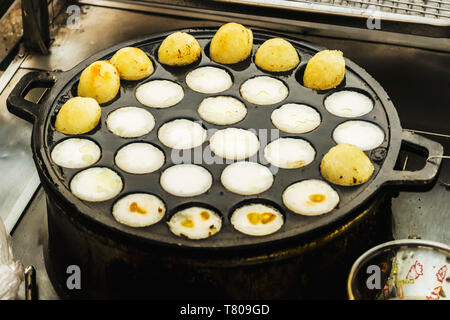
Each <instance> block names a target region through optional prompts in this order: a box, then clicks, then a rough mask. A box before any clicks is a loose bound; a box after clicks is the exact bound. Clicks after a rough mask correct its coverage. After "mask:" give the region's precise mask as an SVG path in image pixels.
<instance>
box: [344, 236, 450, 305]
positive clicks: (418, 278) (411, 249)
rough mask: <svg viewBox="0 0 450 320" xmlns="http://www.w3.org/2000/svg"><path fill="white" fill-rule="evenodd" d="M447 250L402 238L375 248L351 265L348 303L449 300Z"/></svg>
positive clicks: (421, 241)
mask: <svg viewBox="0 0 450 320" xmlns="http://www.w3.org/2000/svg"><path fill="white" fill-rule="evenodd" d="M449 268H450V247H449V246H448V245H445V244H442V243H439V242H434V241H426V240H416V239H414V240H413V239H404V240H395V241H390V242H386V243H383V244H381V245H379V246H376V247H374V248H372V249H370V250H369V251H367V252H366V253H364V254H363V255H362V256H360V257H359V258H358V259H357V260H356V261H355V263H354V264H353V266H352V268H351V271H350V275H349V277H348V281H347V292H348V297H349V299H350V300H450V271H449V270H448V269H449Z"/></svg>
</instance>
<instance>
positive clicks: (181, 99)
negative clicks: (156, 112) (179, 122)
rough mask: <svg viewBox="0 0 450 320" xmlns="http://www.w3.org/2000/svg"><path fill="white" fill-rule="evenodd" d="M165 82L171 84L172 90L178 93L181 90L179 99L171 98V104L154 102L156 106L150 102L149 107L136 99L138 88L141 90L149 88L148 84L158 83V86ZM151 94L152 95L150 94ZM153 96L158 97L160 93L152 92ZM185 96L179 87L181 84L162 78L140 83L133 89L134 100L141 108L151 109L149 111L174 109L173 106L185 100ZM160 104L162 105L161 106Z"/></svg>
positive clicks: (181, 87)
mask: <svg viewBox="0 0 450 320" xmlns="http://www.w3.org/2000/svg"><path fill="white" fill-rule="evenodd" d="M165 81H167V82H168V83H172V85H173V86H172V88H173V89H174V90H178V93H180V90H181V94H182V95H181V98H180V97H175V96H174V97H173V99H174V101H172V102H170V103H168V102H164V101H156V102H157V103H159V104H158V105H156V104H155V103H154V101H153V102H152V103H150V104H151V105H148V104H145V103H144V102H143V101H142V99H141V100H140V99H139V98H138V90H139V88H141V87H142V86H149V84H151V83H152V82H153V83H154V84H155V83H156V82H158V83H159V84H162V82H165ZM152 94H153V93H152ZM154 94H155V96H158V95H160V92H154ZM147 95H149V94H147ZM185 96H186V92H185V90H184V89H183V86H182V85H181V84H179V83H178V82H177V81H173V80H170V79H162V78H152V79H151V80H149V81H146V82H143V83H140V84H139V85H138V86H136V88H135V89H134V97H135V98H136V100H137V101H138V102H139V103H140V104H141V105H142V106H144V107H147V108H151V109H167V108H172V107H175V106H177V105H179V104H180V103H181V102H182V101H183V99H184V98H185ZM147 103H148V101H147ZM161 103H162V104H161Z"/></svg>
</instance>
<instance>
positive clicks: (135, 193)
mask: <svg viewBox="0 0 450 320" xmlns="http://www.w3.org/2000/svg"><path fill="white" fill-rule="evenodd" d="M137 194H144V195H151V196H154V197H156V198H157V199H158V200H159V201H161V202H162V204H163V206H164V213H161V214H162V216H161V218H160V219H159V220H157V221H155V222H153V223H151V224H147V225H129V224H126V223H124V222H121V221H118V220H117V218H116V217H115V216H114V214H113V210H114V207H115V206H116V204H117V203H118V202H119V201H121V200H123V199H124V198H126V197H128V196H132V195H137ZM138 205H139V204H137V206H138ZM158 211H159V208H158ZM167 211H168V209H167V204H166V203H165V202H164V199H162V198H161V197H160V196H158V195H157V194H154V193H149V192H127V193H125V194H122V195H120V196H119V197H117V199H115V200H114V202H113V203H112V204H111V210H110V214H111V216H112V217H113V218H114V220H116V221H117V222H118V223H120V224H122V225H124V226H127V227H130V228H148V227H151V226H153V225H156V224H159V223H161V222H162V221H164V219H165V217H166V216H167ZM136 214H139V212H136Z"/></svg>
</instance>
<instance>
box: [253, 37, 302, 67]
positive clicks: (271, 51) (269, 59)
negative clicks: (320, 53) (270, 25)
mask: <svg viewBox="0 0 450 320" xmlns="http://www.w3.org/2000/svg"><path fill="white" fill-rule="evenodd" d="M299 63H300V58H299V56H298V53H297V51H296V50H295V48H294V47H293V46H292V44H290V43H289V42H288V41H286V40H284V39H281V38H273V39H269V40H267V41H265V42H264V43H263V44H262V45H261V46H260V47H259V48H258V50H257V51H256V54H255V64H256V65H257V66H258V67H260V68H261V69H263V70H266V71H271V72H283V71H289V70H292V69H294V68H295V67H296V66H297V65H298V64H299Z"/></svg>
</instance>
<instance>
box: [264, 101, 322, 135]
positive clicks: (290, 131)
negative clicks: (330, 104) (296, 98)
mask: <svg viewBox="0 0 450 320" xmlns="http://www.w3.org/2000/svg"><path fill="white" fill-rule="evenodd" d="M290 106H295V107H290ZM297 106H299V108H305V107H306V108H305V110H311V111H313V112H314V111H315V112H316V113H317V115H318V118H319V124H318V125H317V126H315V127H313V128H311V129H309V130H292V129H288V130H289V131H288V130H286V127H284V129H285V130H283V129H281V128H280V123H279V122H278V121H277V122H278V126H277V125H276V124H275V123H274V121H273V117H274V113H277V114H278V115H280V112H283V111H284V112H287V111H288V108H297ZM300 106H301V107H300ZM308 108H309V109H308ZM280 109H283V111H281V110H280ZM285 110H286V111H285ZM293 113H294V115H295V114H297V113H296V112H295V111H294V112H293ZM322 120H323V117H322V114H321V113H320V112H319V110H317V108H315V107H313V106H310V105H308V104H305V103H301V102H288V103H284V104H282V105H281V106H279V107H277V108H276V109H274V110H273V111H272V113H271V115H270V121H271V122H272V125H273V126H274V127H275V128H277V129H278V130H280V131H281V132H284V133H287V134H304V133H309V132H312V131H314V130H316V129H317V128H319V127H320V125H321V124H322ZM312 121H313V120H312ZM312 121H311V122H312ZM288 126H289V124H288Z"/></svg>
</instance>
